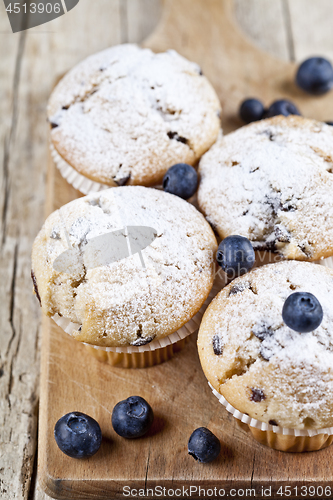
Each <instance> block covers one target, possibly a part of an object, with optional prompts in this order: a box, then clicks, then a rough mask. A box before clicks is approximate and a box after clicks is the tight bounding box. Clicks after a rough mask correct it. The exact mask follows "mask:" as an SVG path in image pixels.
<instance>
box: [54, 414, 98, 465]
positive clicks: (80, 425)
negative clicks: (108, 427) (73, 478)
mask: <svg viewBox="0 0 333 500" xmlns="http://www.w3.org/2000/svg"><path fill="white" fill-rule="evenodd" d="M54 437H55V440H56V442H57V445H58V446H59V448H60V450H61V451H62V452H63V453H65V455H68V456H69V457H72V458H87V457H91V456H92V455H94V454H95V453H96V452H97V451H98V450H99V448H100V446H101V442H102V432H101V428H100V426H99V425H98V423H97V422H96V420H94V419H93V418H91V417H89V416H88V415H85V414H84V413H80V412H78V411H73V412H71V413H67V415H64V416H63V417H61V418H60V419H59V420H58V422H57V423H56V425H55V427H54Z"/></svg>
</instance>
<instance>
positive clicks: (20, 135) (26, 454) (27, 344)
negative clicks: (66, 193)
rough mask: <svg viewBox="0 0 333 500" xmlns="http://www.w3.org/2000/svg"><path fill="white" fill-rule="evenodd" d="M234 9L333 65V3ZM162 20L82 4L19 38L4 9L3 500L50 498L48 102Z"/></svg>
mask: <svg viewBox="0 0 333 500" xmlns="http://www.w3.org/2000/svg"><path fill="white" fill-rule="evenodd" d="M204 3H205V2H204V0H203V4H204ZM234 3H235V17H236V19H237V20H238V23H239V25H240V26H241V27H242V28H243V31H244V32H245V33H246V36H247V37H248V38H249V39H252V40H253V42H254V43H255V44H256V45H258V46H260V47H261V48H263V49H264V50H266V51H269V52H270V53H272V54H274V55H277V56H279V57H281V58H284V59H285V60H292V59H293V58H295V59H296V60H297V61H298V60H301V59H303V58H304V57H306V56H308V55H313V54H320V55H321V54H323V55H326V56H328V57H330V58H331V59H333V37H332V35H331V33H332V28H331V27H332V21H333V6H332V2H331V0H317V1H316V2H313V1H312V0H276V1H275V2H274V3H273V2H269V1H268V0H235V2H234ZM160 12H161V2H160V0H98V2H91V1H89V0H81V1H80V3H79V5H78V6H77V7H76V8H75V9H73V11H71V12H70V13H68V14H67V15H66V16H63V17H61V18H59V19H57V20H55V21H52V22H51V23H49V24H47V25H44V26H41V27H38V28H34V29H32V30H29V31H28V32H26V33H21V34H15V35H13V34H12V33H11V31H10V26H9V22H8V19H7V17H6V14H5V11H4V5H3V2H0V61H1V63H0V98H1V99H0V112H1V114H0V116H1V128H0V158H1V160H0V161H1V167H2V168H1V172H0V176H1V177H0V186H1V195H0V196H1V197H0V211H1V214H0V235H1V241H0V252H1V260H0V272H1V275H0V276H1V281H0V290H1V301H0V304H1V314H0V325H1V326H0V356H1V357H0V401H1V403H0V404H1V409H0V443H1V451H0V497H1V498H4V499H21V498H22V499H28V498H29V500H30V499H31V498H35V499H38V500H44V499H46V498H47V497H46V495H44V493H43V492H41V490H40V489H38V487H36V478H35V472H34V471H35V470H36V468H35V466H34V457H35V453H36V432H37V412H38V386H39V382H38V380H39V376H38V375H39V347H40V315H39V308H38V306H37V304H36V301H35V299H34V297H33V296H32V294H31V293H30V292H31V282H30V276H29V275H30V249H31V245H32V242H33V239H34V237H35V235H36V234H37V232H38V230H39V228H40V226H41V224H42V222H43V219H44V208H43V207H44V202H45V171H46V164H47V126H46V123H45V120H46V113H45V107H46V102H47V98H48V95H49V93H50V91H51V88H52V86H53V84H54V81H55V79H56V78H57V76H58V75H59V74H61V73H62V72H64V71H66V70H67V69H68V68H69V67H71V66H72V65H73V64H75V63H76V62H78V61H79V60H81V59H82V58H83V57H85V56H86V55H88V54H90V53H93V52H96V51H97V50H100V49H102V48H104V47H106V46H109V45H112V44H116V43H120V42H126V41H128V40H129V41H141V40H142V39H144V38H145V37H146V36H147V35H148V34H149V32H150V31H151V30H152V28H153V26H154V25H155V24H156V23H157V21H158V18H159V16H160ZM328 118H329V117H327V119H328ZM330 118H331V119H332V118H333V117H330Z"/></svg>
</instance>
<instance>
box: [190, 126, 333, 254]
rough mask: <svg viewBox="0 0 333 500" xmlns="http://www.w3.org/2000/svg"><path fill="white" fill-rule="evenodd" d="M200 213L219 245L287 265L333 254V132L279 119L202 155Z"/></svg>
mask: <svg viewBox="0 0 333 500" xmlns="http://www.w3.org/2000/svg"><path fill="white" fill-rule="evenodd" d="M199 172H200V175H201V182H200V186H199V191H198V200H199V206H200V209H201V210H202V211H203V212H204V214H205V215H206V217H207V219H208V220H209V222H210V223H211V224H212V225H213V226H215V227H216V229H217V231H218V233H219V235H220V236H221V238H225V237H226V236H229V235H231V234H240V235H242V236H245V237H247V238H249V239H250V240H251V242H252V244H253V246H254V248H255V249H258V250H273V251H277V252H279V253H280V254H282V255H283V256H284V257H286V258H288V259H297V260H309V261H312V260H317V259H320V258H323V257H328V256H330V255H333V197H332V190H333V127H331V126H329V125H326V124H325V123H322V122H317V121H314V120H308V119H305V118H301V117H298V116H288V117H282V116H277V117H274V118H270V119H267V120H262V121H260V122H255V123H252V124H250V125H248V126H245V127H242V128H241V129H239V130H237V131H236V132H233V133H231V134H229V135H227V136H225V137H223V138H221V139H219V140H218V141H217V142H216V144H215V145H214V146H213V147H212V148H211V149H210V150H209V151H208V152H207V153H206V154H205V155H204V156H203V158H202V159H201V161H200V168H199Z"/></svg>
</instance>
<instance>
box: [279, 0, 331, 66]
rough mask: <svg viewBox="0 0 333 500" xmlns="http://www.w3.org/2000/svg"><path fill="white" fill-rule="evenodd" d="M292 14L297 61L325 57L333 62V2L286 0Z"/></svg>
mask: <svg viewBox="0 0 333 500" xmlns="http://www.w3.org/2000/svg"><path fill="white" fill-rule="evenodd" d="M286 1H287V2H288V8H289V12H290V23H291V30H292V36H293V43H294V50H295V59H296V61H302V60H303V59H305V58H307V57H310V56H318V55H319V56H324V57H327V58H329V59H330V60H331V61H333V36H332V19H333V2H331V1H330V0H316V2H312V1H311V0H286Z"/></svg>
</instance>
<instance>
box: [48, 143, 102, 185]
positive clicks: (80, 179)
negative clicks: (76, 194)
mask: <svg viewBox="0 0 333 500" xmlns="http://www.w3.org/2000/svg"><path fill="white" fill-rule="evenodd" d="M50 153H51V156H52V160H53V161H54V164H55V165H56V167H57V168H58V170H59V172H60V173H61V175H62V176H63V178H64V179H66V181H67V182H68V183H69V184H71V185H72V186H73V187H74V188H75V189H77V190H78V191H80V192H81V193H83V194H90V193H97V192H98V191H102V190H104V189H109V188H110V187H112V186H108V185H107V184H100V183H99V182H95V181H92V180H91V179H88V177H85V176H84V175H82V174H79V172H77V170H75V168H73V167H72V166H71V165H70V164H69V163H67V161H65V160H64V159H63V158H62V156H60V154H59V153H58V152H57V150H56V149H55V147H54V146H53V144H52V143H50Z"/></svg>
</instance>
